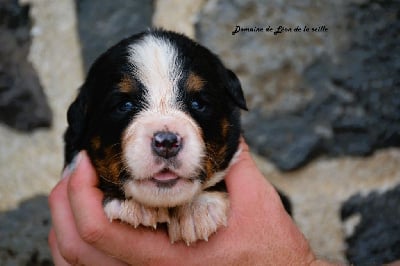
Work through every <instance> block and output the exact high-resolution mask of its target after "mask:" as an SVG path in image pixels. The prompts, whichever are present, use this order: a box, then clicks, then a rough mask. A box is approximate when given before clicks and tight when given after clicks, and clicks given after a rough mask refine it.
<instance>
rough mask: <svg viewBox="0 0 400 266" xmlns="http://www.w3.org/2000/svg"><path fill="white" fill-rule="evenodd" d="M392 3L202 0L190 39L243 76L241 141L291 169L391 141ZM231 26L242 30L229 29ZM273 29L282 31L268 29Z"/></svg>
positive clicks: (398, 79) (396, 128) (395, 60)
mask: <svg viewBox="0 0 400 266" xmlns="http://www.w3.org/2000/svg"><path fill="white" fill-rule="evenodd" d="M399 9H400V3H399V2H398V1H319V2H318V3H315V2H310V1H302V2H297V3H292V4H288V3H286V2H285V1H269V2H268V3H265V2H262V1H228V0H219V1H209V2H208V3H207V4H206V6H205V8H204V9H203V10H202V13H201V16H200V18H199V21H198V23H197V37H198V39H199V40H200V42H202V43H203V44H205V45H207V46H209V47H211V48H212V49H213V50H214V51H216V52H217V53H218V54H220V55H222V58H223V59H224V61H225V62H226V64H227V65H229V66H231V67H232V68H233V70H234V72H236V73H237V74H238V75H239V77H240V79H241V80H242V83H243V88H244V91H245V94H246V96H247V100H248V102H249V104H248V105H249V107H250V109H251V112H249V114H247V115H246V116H245V119H244V128H245V135H246V136H247V137H248V141H249V143H250V145H251V146H252V147H253V148H254V149H255V150H256V151H257V152H258V153H259V154H261V155H263V156H266V157H267V158H269V159H270V160H272V161H273V162H274V163H276V165H277V166H278V167H279V168H280V169H282V170H292V169H295V168H297V167H299V166H302V165H304V164H305V163H307V162H309V161H310V159H312V158H313V157H315V156H316V155H319V154H329V155H335V156H337V155H344V154H349V155H367V154H371V153H372V152H373V151H374V150H375V149H377V148H382V147H390V146H399V145H400V124H399V121H400V75H399V73H400V39H399V38H398V32H399V30H400V20H399V16H400V14H399ZM236 26H239V27H241V28H242V29H243V28H247V32H243V31H242V32H238V33H236V34H235V35H233V34H232V31H234V29H236ZM279 26H284V27H286V28H291V31H290V32H283V33H279V34H274V32H275V31H276V29H277V28H278V27H279ZM297 26H299V29H300V31H299V32H295V28H296V27H297ZM323 26H325V27H326V29H327V31H320V32H312V29H313V27H315V28H316V29H317V30H318V29H320V28H319V27H323ZM255 27H259V28H263V29H264V32H255ZM267 27H271V28H272V29H273V30H272V31H271V32H266V28H267ZM305 27H308V28H309V29H310V30H309V31H308V32H306V31H304V29H305ZM251 30H252V31H251ZM377 125H379V126H377Z"/></svg>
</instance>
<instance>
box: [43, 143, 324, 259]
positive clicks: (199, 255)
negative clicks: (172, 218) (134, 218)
mask: <svg viewBox="0 0 400 266" xmlns="http://www.w3.org/2000/svg"><path fill="white" fill-rule="evenodd" d="M241 149H242V152H241V154H240V156H239V158H238V161H237V162H236V163H235V164H234V165H233V166H232V167H231V168H230V170H229V172H228V174H227V176H226V178H225V180H226V185H227V189H228V193H229V197H230V204H231V206H230V213H229V218H228V226H227V227H225V228H219V230H218V231H217V233H215V234H213V235H212V236H211V237H210V238H209V241H208V242H205V241H198V242H196V243H194V244H192V245H191V246H189V247H188V246H186V245H185V244H184V243H183V242H178V243H175V244H171V243H170V241H169V238H168V236H167V234H166V232H165V231H163V230H152V229H149V228H144V227H139V228H136V229H134V228H133V227H131V226H129V225H127V224H123V223H119V222H112V223H110V221H109V220H108V219H107V218H106V216H105V214H104V211H103V207H102V199H103V194H102V192H101V190H99V189H98V188H97V182H98V179H97V176H96V173H95V170H94V169H93V167H92V165H91V164H90V160H89V158H88V157H87V155H86V153H85V152H81V153H80V156H79V157H80V158H79V159H78V162H77V166H76V169H75V170H74V171H73V172H72V173H71V174H67V176H66V177H64V178H63V179H62V180H61V181H60V182H59V183H58V185H57V186H56V187H55V188H54V189H53V191H52V192H51V194H50V196H49V205H50V210H51V214H52V221H53V228H52V229H51V231H50V234H49V244H50V248H51V251H52V255H53V258H54V262H55V263H56V265H66V264H68V263H70V264H85V265H126V264H133V265H310V264H312V263H316V264H317V263H318V262H317V261H316V258H315V256H314V254H313V253H312V251H311V250H310V247H309V244H308V243H307V241H306V240H305V238H304V236H303V235H302V234H301V232H300V231H299V230H298V228H297V227H296V226H295V224H294V223H293V221H292V219H291V218H290V216H289V215H288V214H287V213H286V211H285V210H284V208H283V206H282V203H281V201H280V198H279V196H278V194H277V193H276V191H275V189H274V188H273V186H272V185H271V184H270V183H269V182H268V181H267V180H266V179H265V178H264V176H263V175H262V174H261V173H260V171H259V170H258V169H257V167H256V165H255V163H254V161H253V160H252V158H251V155H250V153H249V149H248V146H247V145H246V144H245V143H244V141H242V143H241Z"/></svg>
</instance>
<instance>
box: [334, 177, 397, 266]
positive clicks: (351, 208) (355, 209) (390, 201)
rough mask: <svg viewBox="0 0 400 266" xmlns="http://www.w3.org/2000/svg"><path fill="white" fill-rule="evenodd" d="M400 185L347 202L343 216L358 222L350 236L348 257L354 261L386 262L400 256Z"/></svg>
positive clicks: (354, 262)
mask: <svg viewBox="0 0 400 266" xmlns="http://www.w3.org/2000/svg"><path fill="white" fill-rule="evenodd" d="M399 202H400V185H398V186H396V187H394V188H393V189H391V190H389V191H386V192H384V193H380V192H378V191H375V192H372V193H370V194H368V195H367V196H361V195H360V194H356V195H354V196H352V197H350V198H349V199H348V200H346V201H345V202H344V204H343V205H342V208H341V218H342V220H343V221H344V222H348V221H349V220H351V219H353V218H354V217H359V218H357V219H356V220H357V222H356V223H354V224H353V229H352V230H351V232H349V233H350V234H349V235H347V236H346V242H347V250H346V257H347V260H348V261H349V262H350V263H351V264H352V265H382V264H386V263H390V262H393V261H395V260H399V259H400V205H399Z"/></svg>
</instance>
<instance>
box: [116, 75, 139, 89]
mask: <svg viewBox="0 0 400 266" xmlns="http://www.w3.org/2000/svg"><path fill="white" fill-rule="evenodd" d="M118 88H119V90H120V91H121V92H125V93H130V92H132V91H133V90H134V89H135V84H134V82H133V81H132V79H131V78H130V77H129V76H128V75H124V77H123V78H122V79H121V81H120V82H119V83H118Z"/></svg>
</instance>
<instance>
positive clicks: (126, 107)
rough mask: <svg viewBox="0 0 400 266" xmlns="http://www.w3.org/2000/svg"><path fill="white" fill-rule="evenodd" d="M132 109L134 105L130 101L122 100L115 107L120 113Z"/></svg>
mask: <svg viewBox="0 0 400 266" xmlns="http://www.w3.org/2000/svg"><path fill="white" fill-rule="evenodd" d="M134 109H135V105H134V104H133V103H132V102H130V101H126V102H122V103H121V104H119V105H118V107H117V110H118V112H120V113H128V112H131V111H133V110H134Z"/></svg>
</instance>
